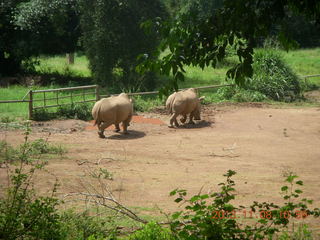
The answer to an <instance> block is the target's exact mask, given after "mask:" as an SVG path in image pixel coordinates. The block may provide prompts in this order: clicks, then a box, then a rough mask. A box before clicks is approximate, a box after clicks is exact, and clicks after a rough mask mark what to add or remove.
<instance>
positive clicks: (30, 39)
mask: <svg viewBox="0 0 320 240" xmlns="http://www.w3.org/2000/svg"><path fill="white" fill-rule="evenodd" d="M0 1H1V2H0V30H1V36H0V75H14V74H16V73H19V72H21V70H22V65H23V63H24V64H26V63H30V59H31V57H33V56H38V55H39V54H59V53H66V52H74V51H75V49H76V47H77V42H78V38H79V36H80V28H79V18H78V12H77V4H76V0H55V1H51V0H28V1H26V0H10V1H8V0H0ZM29 66H31V67H32V64H31V65H29Z"/></svg>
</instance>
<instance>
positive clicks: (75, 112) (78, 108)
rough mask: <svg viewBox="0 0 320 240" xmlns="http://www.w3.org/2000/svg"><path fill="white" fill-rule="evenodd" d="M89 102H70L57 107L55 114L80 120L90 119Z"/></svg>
mask: <svg viewBox="0 0 320 240" xmlns="http://www.w3.org/2000/svg"><path fill="white" fill-rule="evenodd" d="M91 109H92V107H91V104H85V103H83V104H71V105H62V106H60V107H58V110H57V115H58V116H59V117H61V118H74V119H81V120H90V119H92V115H91Z"/></svg>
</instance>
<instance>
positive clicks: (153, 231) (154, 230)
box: [129, 222, 176, 240]
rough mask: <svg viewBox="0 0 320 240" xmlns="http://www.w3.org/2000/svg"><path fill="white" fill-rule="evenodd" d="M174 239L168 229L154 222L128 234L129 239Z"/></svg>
mask: <svg viewBox="0 0 320 240" xmlns="http://www.w3.org/2000/svg"><path fill="white" fill-rule="evenodd" d="M150 239H152V240H174V239H176V238H175V237H174V236H173V235H172V233H171V232H170V230H169V229H166V228H162V227H161V226H160V225H159V224H157V223H155V222H150V223H148V224H146V225H145V226H144V227H143V229H141V230H138V231H136V232H135V233H133V234H132V235H130V236H129V240H150Z"/></svg>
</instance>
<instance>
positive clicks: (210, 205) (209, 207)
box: [170, 170, 320, 240]
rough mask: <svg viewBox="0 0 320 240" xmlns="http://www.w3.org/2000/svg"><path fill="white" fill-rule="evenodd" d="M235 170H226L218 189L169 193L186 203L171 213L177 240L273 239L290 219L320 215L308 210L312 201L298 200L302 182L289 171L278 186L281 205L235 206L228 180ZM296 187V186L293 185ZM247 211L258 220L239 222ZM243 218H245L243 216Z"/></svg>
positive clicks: (229, 180) (178, 201)
mask: <svg viewBox="0 0 320 240" xmlns="http://www.w3.org/2000/svg"><path fill="white" fill-rule="evenodd" d="M235 174H236V172H234V171H232V170H229V171H228V172H227V173H226V174H225V175H224V176H225V177H226V178H227V179H226V182H225V183H220V184H218V185H219V186H220V188H221V190H220V192H215V193H211V194H201V193H199V194H197V195H194V196H193V197H191V198H187V191H186V190H181V189H175V190H174V191H172V192H171V193H170V195H171V196H174V195H178V196H177V198H176V199H175V202H176V203H179V204H184V205H186V206H185V207H184V210H183V211H179V212H175V213H174V214H172V216H171V217H172V222H171V224H170V226H171V230H172V232H173V234H174V235H175V236H176V237H177V238H178V239H190V240H191V239H194V240H195V239H226V240H227V239H267V238H268V239H273V237H274V236H275V234H277V233H278V232H280V231H281V229H282V228H283V227H287V226H288V224H289V221H290V217H291V218H294V217H295V218H305V217H307V216H314V217H319V214H320V210H319V209H318V208H315V209H313V210H311V209H309V206H308V205H309V204H311V203H312V201H311V200H308V199H305V198H303V199H300V194H301V193H302V190H301V189H300V188H299V187H300V186H301V185H303V182H302V181H296V178H297V176H296V175H294V174H292V173H289V174H288V175H287V176H286V183H287V185H288V186H287V185H285V186H283V187H282V188H281V192H282V193H283V199H284V204H283V205H282V206H278V205H275V204H274V203H268V202H263V203H258V202H256V201H255V202H253V204H252V205H251V206H250V207H249V209H250V210H249V209H248V210H247V209H246V208H245V207H244V206H239V207H236V206H234V205H233V204H232V203H231V202H232V201H233V200H234V199H235V197H236V195H235V182H234V181H233V180H232V179H231V178H232V176H233V175H235ZM295 186H297V188H295ZM244 213H248V215H249V213H250V218H252V215H253V216H257V217H256V219H258V220H257V222H256V223H255V224H254V225H252V224H245V223H244V222H243V223H241V224H239V217H240V216H239V215H240V214H244ZM242 217H246V216H244V215H242Z"/></svg>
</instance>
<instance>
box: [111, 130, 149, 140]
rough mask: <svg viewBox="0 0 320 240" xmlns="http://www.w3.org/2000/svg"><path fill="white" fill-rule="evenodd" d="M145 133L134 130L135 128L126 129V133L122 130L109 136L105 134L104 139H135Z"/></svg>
mask: <svg viewBox="0 0 320 240" xmlns="http://www.w3.org/2000/svg"><path fill="white" fill-rule="evenodd" d="M145 135H146V134H145V133H144V132H141V131H136V130H128V134H124V133H122V132H119V133H116V134H113V135H111V136H106V139H116V140H130V139H137V138H142V137H144V136H145Z"/></svg>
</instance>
